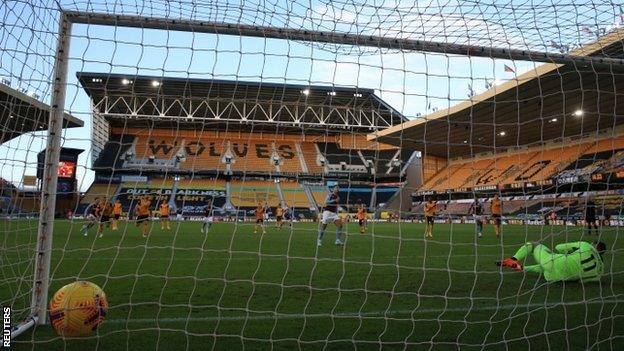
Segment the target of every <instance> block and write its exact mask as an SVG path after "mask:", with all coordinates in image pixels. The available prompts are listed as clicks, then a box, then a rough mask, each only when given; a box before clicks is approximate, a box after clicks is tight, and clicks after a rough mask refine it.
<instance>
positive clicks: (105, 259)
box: [62, 252, 502, 263]
mask: <svg viewBox="0 0 624 351" xmlns="http://www.w3.org/2000/svg"><path fill="white" fill-rule="evenodd" d="M223 254H226V253H223ZM234 254H235V255H239V254H242V255H252V253H241V252H236V253H234ZM258 256H260V258H252V257H232V258H229V257H211V256H210V252H208V253H204V255H203V258H202V260H204V261H211V260H226V261H256V260H259V259H262V260H283V259H290V260H313V259H318V260H341V259H343V258H344V259H345V260H346V261H349V260H354V259H358V260H370V258H371V257H370V256H347V257H342V256H340V257H314V256H288V257H286V256H280V257H276V256H274V255H273V254H270V256H264V255H262V254H260V255H258ZM450 256H452V257H502V256H501V255H493V254H487V255H485V254H484V255H476V256H475V255H450ZM426 257H431V258H448V257H449V255H427V256H426ZM385 258H392V259H396V256H374V257H373V259H375V260H377V259H385ZM404 258H408V257H405V256H403V257H401V259H404ZM412 258H418V259H421V258H423V256H413V257H412ZM112 259H113V257H91V258H89V259H85V258H84V257H64V258H62V261H85V260H87V261H110V260H112ZM170 259H171V256H163V257H145V258H142V257H117V258H114V260H115V261H118V260H119V261H169V260H170ZM199 259H200V258H199V257H197V258H188V257H175V258H174V259H173V260H174V261H199ZM367 263H368V261H367Z"/></svg>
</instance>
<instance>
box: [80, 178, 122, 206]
mask: <svg viewBox="0 0 624 351" xmlns="http://www.w3.org/2000/svg"><path fill="white" fill-rule="evenodd" d="M118 187H119V186H118V184H110V183H93V184H91V186H90V187H89V190H87V192H86V193H85V194H84V196H83V197H82V199H81V200H80V203H81V204H87V205H88V204H91V203H93V202H94V201H95V199H96V198H103V197H105V198H107V199H110V198H111V197H113V195H115V193H116V192H117V189H118Z"/></svg>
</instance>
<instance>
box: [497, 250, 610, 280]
mask: <svg viewBox="0 0 624 351" xmlns="http://www.w3.org/2000/svg"><path fill="white" fill-rule="evenodd" d="M606 249H607V246H606V245H605V244H604V243H602V242H599V241H596V242H593V243H591V244H590V243H588V242H585V241H576V242H571V243H563V244H559V245H557V246H555V252H552V251H550V249H549V248H548V247H546V246H545V245H542V244H539V243H526V244H524V245H523V246H522V247H520V249H519V250H518V251H517V252H516V254H515V255H513V256H512V257H510V258H506V259H504V260H502V261H500V262H496V264H497V265H499V266H503V267H509V268H512V269H514V270H516V271H518V272H523V271H524V272H530V273H537V274H543V275H544V278H546V280H547V281H549V282H558V281H574V280H580V281H582V282H596V281H599V280H600V276H601V275H602V272H603V262H602V254H603V253H604V252H605V250H606ZM531 254H532V255H533V258H534V259H535V261H536V262H537V264H535V265H531V266H524V267H523V266H522V263H521V262H522V261H523V260H524V259H525V258H526V257H527V256H528V255H531Z"/></svg>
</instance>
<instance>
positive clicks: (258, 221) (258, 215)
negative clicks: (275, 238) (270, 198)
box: [254, 203, 267, 234]
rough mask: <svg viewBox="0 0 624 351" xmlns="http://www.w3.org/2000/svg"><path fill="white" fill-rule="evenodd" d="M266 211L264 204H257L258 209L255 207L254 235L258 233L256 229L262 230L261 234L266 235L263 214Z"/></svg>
mask: <svg viewBox="0 0 624 351" xmlns="http://www.w3.org/2000/svg"><path fill="white" fill-rule="evenodd" d="M266 209H267V206H266V204H265V205H262V203H258V207H256V210H255V215H256V224H255V225H254V234H257V233H258V227H260V228H262V234H266V228H265V227H264V213H265V212H266Z"/></svg>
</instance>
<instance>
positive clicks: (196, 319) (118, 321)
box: [106, 299, 624, 324]
mask: <svg viewBox="0 0 624 351" xmlns="http://www.w3.org/2000/svg"><path fill="white" fill-rule="evenodd" d="M617 303H624V300H620V299H615V300H602V301H571V302H556V303H547V304H544V303H530V304H517V305H512V304H505V305H500V306H481V307H472V308H469V307H453V308H421V309H418V310H393V311H372V312H362V313H359V312H342V313H334V314H327V313H313V314H299V313H295V314H289V313H276V314H265V315H251V316H223V317H216V316H212V317H188V318H184V317H164V318H158V319H156V318H133V319H110V320H106V323H107V324H126V323H128V324H139V323H153V322H155V323H177V322H187V321H189V322H217V321H244V320H252V321H263V320H276V319H279V320H283V319H286V320H288V319H317V318H332V317H334V318H335V317H339V318H340V317H342V318H344V317H351V318H362V317H388V316H394V315H411V314H414V315H418V314H427V313H446V312H464V313H465V312H471V311H475V312H480V311H498V310H511V309H519V310H522V309H525V308H540V307H542V308H552V307H558V306H564V307H565V306H574V305H600V304H617Z"/></svg>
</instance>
